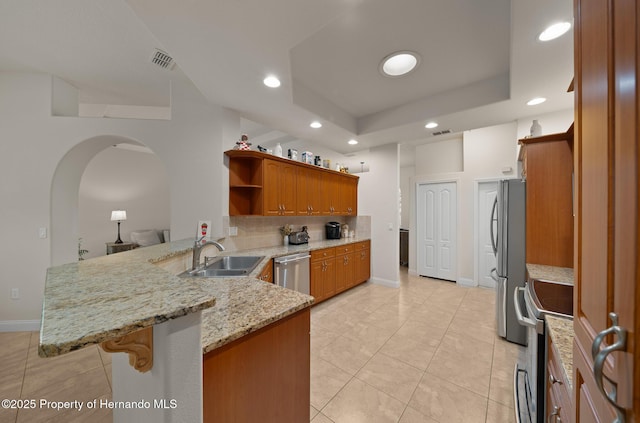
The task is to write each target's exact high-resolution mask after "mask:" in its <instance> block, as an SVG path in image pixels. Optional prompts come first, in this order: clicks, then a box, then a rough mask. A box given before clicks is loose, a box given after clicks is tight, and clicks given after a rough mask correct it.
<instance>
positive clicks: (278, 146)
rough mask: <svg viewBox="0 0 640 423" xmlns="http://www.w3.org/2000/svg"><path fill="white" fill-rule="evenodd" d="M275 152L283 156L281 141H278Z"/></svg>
mask: <svg viewBox="0 0 640 423" xmlns="http://www.w3.org/2000/svg"><path fill="white" fill-rule="evenodd" d="M273 152H274V154H275V155H276V156H278V157H282V146H281V145H280V143H278V145H276V148H275V150H274V151H273Z"/></svg>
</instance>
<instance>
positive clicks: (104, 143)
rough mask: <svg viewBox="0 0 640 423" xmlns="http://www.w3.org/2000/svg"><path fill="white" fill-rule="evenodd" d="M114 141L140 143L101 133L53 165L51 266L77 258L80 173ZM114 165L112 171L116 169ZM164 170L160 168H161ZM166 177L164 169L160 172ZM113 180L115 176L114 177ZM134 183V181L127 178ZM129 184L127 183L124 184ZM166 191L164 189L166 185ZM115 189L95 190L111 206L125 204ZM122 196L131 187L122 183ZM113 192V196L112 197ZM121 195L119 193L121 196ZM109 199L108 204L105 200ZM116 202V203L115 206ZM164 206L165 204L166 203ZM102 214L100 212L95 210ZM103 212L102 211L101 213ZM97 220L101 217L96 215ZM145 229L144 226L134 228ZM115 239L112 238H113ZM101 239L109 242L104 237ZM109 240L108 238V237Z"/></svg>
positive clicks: (128, 192)
mask: <svg viewBox="0 0 640 423" xmlns="http://www.w3.org/2000/svg"><path fill="white" fill-rule="evenodd" d="M116 144H127V145H135V146H143V144H142V143H141V142H139V141H137V140H133V139H130V138H125V137H121V136H112V135H101V136H97V137H92V138H89V139H87V140H85V141H83V142H81V143H79V144H77V145H76V146H75V147H73V148H72V149H71V150H69V152H67V154H66V155H65V156H64V157H63V158H62V160H61V161H60V162H59V163H58V166H57V167H56V171H55V173H54V176H53V181H52V185H51V265H52V266H56V265H60V264H64V263H70V262H74V261H77V260H78V238H79V236H80V233H79V229H80V228H79V216H80V213H79V189H80V183H81V180H82V176H83V174H84V172H85V170H86V169H87V166H88V165H89V163H90V162H91V161H92V160H93V159H94V158H95V157H96V156H97V155H99V154H100V153H101V152H103V151H104V150H106V149H109V148H113V146H114V145H116ZM118 171H119V169H118V167H115V168H114V169H113V172H118ZM163 171H164V170H163ZM164 173H165V175H164V176H165V177H166V171H164ZM116 179H117V178H116ZM131 183H132V184H133V183H135V181H131ZM127 185H130V184H127ZM167 190H168V188H167ZM118 191H119V190H112V192H111V193H109V192H102V193H101V192H97V193H96V195H98V196H99V195H102V196H103V197H104V200H105V204H113V207H117V208H121V207H126V202H125V201H119V199H118V194H117V192H118ZM120 191H121V192H122V193H123V195H124V196H125V197H126V196H128V195H130V193H131V190H130V189H128V187H127V186H125V185H124V184H123V186H122V190H120ZM114 192H116V195H115V196H114ZM122 198H123V196H121V199H122ZM109 202H111V203H109ZM116 205H117V206H116ZM167 207H168V204H167ZM99 213H100V214H102V212H99ZM105 214H106V212H105ZM109 217H110V216H109V215H108V214H106V215H105V216H104V217H103V219H104V225H108V226H109V227H111V226H113V228H112V232H113V236H114V237H115V232H116V227H115V224H112V223H111V222H110V221H109ZM97 218H98V219H101V218H102V216H99V217H97ZM137 229H146V228H137ZM114 239H115V238H114ZM105 241H110V238H109V239H105ZM111 241H112V240H111Z"/></svg>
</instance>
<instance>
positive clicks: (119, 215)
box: [111, 210, 127, 221]
mask: <svg viewBox="0 0 640 423" xmlns="http://www.w3.org/2000/svg"><path fill="white" fill-rule="evenodd" d="M111 220H112V221H120V220H127V211H126V210H114V211H112V212H111Z"/></svg>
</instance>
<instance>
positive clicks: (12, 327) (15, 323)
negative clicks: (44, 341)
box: [0, 320, 40, 332]
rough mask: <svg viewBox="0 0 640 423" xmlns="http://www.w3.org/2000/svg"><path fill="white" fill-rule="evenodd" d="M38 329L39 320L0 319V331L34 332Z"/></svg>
mask: <svg viewBox="0 0 640 423" xmlns="http://www.w3.org/2000/svg"><path fill="white" fill-rule="evenodd" d="M39 330H40V320H1V321H0V332H36V331H39Z"/></svg>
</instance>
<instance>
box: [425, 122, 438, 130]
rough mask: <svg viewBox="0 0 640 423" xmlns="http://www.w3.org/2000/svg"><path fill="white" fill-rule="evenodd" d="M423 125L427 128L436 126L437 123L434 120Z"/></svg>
mask: <svg viewBox="0 0 640 423" xmlns="http://www.w3.org/2000/svg"><path fill="white" fill-rule="evenodd" d="M424 127H425V128H427V129H433V128H437V127H438V124H437V123H436V122H429V123H427V124H426V125H425V126H424Z"/></svg>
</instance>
